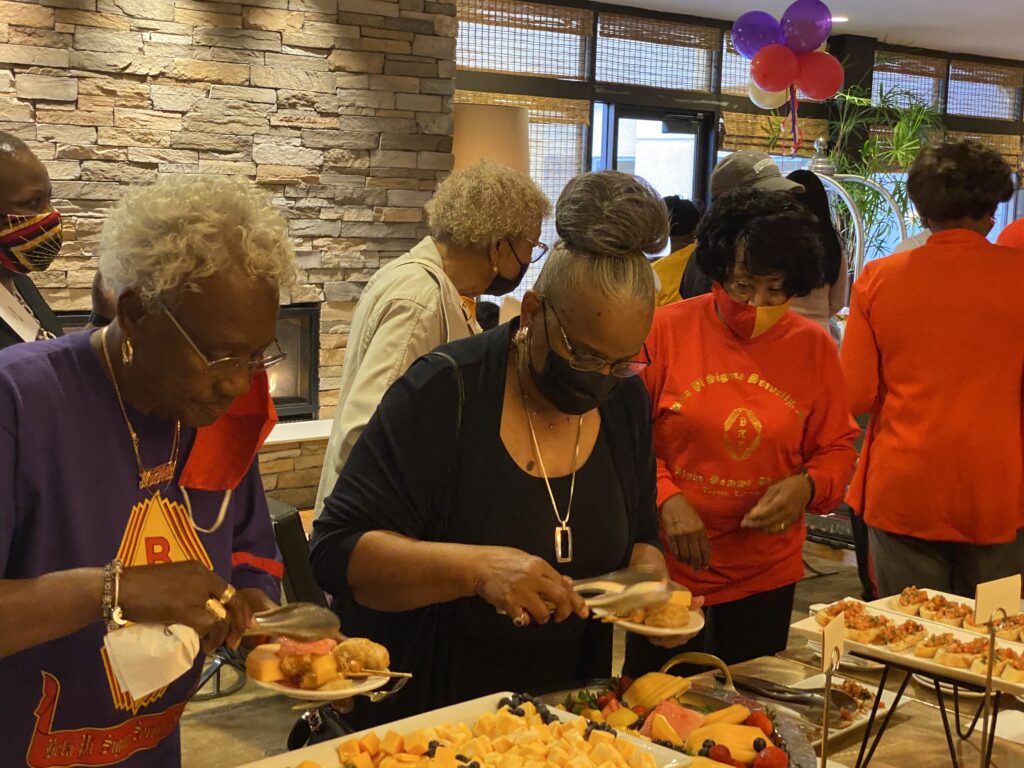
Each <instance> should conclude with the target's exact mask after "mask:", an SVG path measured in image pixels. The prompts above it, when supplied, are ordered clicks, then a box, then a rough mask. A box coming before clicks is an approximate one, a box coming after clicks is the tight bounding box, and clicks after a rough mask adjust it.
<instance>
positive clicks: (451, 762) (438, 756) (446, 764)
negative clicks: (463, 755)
mask: <svg viewBox="0 0 1024 768" xmlns="http://www.w3.org/2000/svg"><path fill="white" fill-rule="evenodd" d="M455 755H456V752H455V750H454V749H453V748H452V747H438V748H437V749H436V750H434V759H433V760H432V761H431V765H434V766H437V768H456V766H458V764H459V761H458V760H456V759H455Z"/></svg>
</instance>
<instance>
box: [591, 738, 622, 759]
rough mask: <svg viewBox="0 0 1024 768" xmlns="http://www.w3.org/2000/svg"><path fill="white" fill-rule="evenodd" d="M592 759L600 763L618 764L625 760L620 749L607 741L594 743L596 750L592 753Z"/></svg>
mask: <svg viewBox="0 0 1024 768" xmlns="http://www.w3.org/2000/svg"><path fill="white" fill-rule="evenodd" d="M613 743H614V742H613ZM590 759H591V760H592V761H593V762H595V763H597V764H598V765H601V764H602V763H612V764H618V763H623V762H625V761H624V760H623V759H622V755H620V754H619V752H618V750H617V749H615V747H614V746H612V744H610V743H608V742H605V741H602V742H600V743H599V744H595V745H594V751H593V752H591V753H590Z"/></svg>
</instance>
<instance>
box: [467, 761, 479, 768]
mask: <svg viewBox="0 0 1024 768" xmlns="http://www.w3.org/2000/svg"><path fill="white" fill-rule="evenodd" d="M469 768H480V763H478V762H477V761H476V760H474V761H473V762H471V763H470V764H469Z"/></svg>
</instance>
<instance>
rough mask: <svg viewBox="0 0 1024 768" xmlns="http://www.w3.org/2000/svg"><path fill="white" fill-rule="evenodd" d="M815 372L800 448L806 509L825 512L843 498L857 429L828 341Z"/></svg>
mask: <svg viewBox="0 0 1024 768" xmlns="http://www.w3.org/2000/svg"><path fill="white" fill-rule="evenodd" d="M817 373H818V375H819V377H820V378H819V380H820V382H821V385H822V388H821V392H820V394H819V395H818V397H817V398H816V400H815V402H814V407H813V409H812V410H811V412H810V413H809V414H808V415H807V423H806V424H805V425H804V438H803V445H802V446H801V448H802V453H803V455H804V469H806V470H807V473H808V474H809V475H810V476H811V479H813V480H814V498H813V499H811V503H810V505H809V509H810V511H811V512H816V513H818V514H828V513H829V512H831V511H832V510H834V509H835V508H836V507H837V506H838V505H839V502H841V501H842V500H843V495H844V494H845V493H846V486H847V484H848V483H849V482H850V478H851V477H852V476H853V468H854V465H855V463H856V461H857V452H856V450H854V447H853V444H854V441H855V440H856V439H857V436H858V435H859V434H860V430H859V429H858V428H857V423H856V422H855V421H854V420H853V418H851V416H850V408H849V405H848V402H849V400H848V398H847V394H846V384H845V382H844V381H843V373H842V370H841V369H840V367H839V358H838V357H837V356H836V354H835V350H834V347H833V346H832V344H831V342H828V348H826V349H823V351H822V352H821V353H820V354H819V355H818V365H817Z"/></svg>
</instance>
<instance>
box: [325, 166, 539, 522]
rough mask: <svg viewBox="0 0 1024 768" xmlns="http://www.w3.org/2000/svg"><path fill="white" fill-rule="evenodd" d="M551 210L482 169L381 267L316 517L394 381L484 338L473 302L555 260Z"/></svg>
mask: <svg viewBox="0 0 1024 768" xmlns="http://www.w3.org/2000/svg"><path fill="white" fill-rule="evenodd" d="M550 211H551V203H550V202H549V201H548V199H547V197H545V196H544V193H543V192H541V190H540V187H538V186H537V185H536V184H535V183H534V182H533V181H531V180H530V179H529V177H527V176H525V175H523V174H522V173H520V172H519V171H514V170H512V169H511V168H506V167H505V166H502V165H498V164H497V163H492V162H482V163H478V164H477V165H474V166H472V167H470V168H467V169H465V170H463V171H458V172H456V173H453V174H452V175H450V176H449V177H448V178H447V179H445V180H444V181H443V182H441V184H440V186H438V188H437V192H436V193H435V194H434V197H433V198H432V199H431V200H430V202H429V203H427V222H428V224H429V225H430V236H429V237H426V238H424V239H423V240H422V241H420V242H419V243H417V244H416V245H415V246H414V247H413V248H412V250H410V251H409V252H408V253H406V254H404V255H403V256H401V257H400V258H398V259H397V260H395V261H393V262H392V263H390V264H388V265H387V266H385V267H383V268H382V269H380V270H379V271H378V272H377V273H376V274H375V275H374V276H373V279H371V280H370V282H369V283H367V285H366V288H365V289H364V290H363V293H362V296H360V298H359V304H358V305H357V306H356V311H355V314H354V315H353V317H352V328H351V331H350V332H349V337H348V347H347V348H346V349H345V366H344V368H343V369H342V372H341V391H340V393H339V399H338V411H337V414H336V415H335V418H334V426H333V428H332V429H331V439H330V443H329V445H328V446H327V456H326V460H325V462H324V469H323V473H322V474H321V476H320V489H319V492H318V493H317V509H318V510H319V509H322V507H323V501H324V498H325V497H326V496H328V495H329V494H330V493H331V491H332V490H334V484H335V483H336V482H337V480H338V474H339V473H340V472H341V469H342V467H344V466H345V462H346V461H347V460H348V456H349V454H350V453H351V452H352V446H354V445H355V444H356V441H357V440H358V439H359V436H360V435H361V434H362V432H363V429H365V427H366V424H367V422H368V421H369V420H370V417H371V416H372V415H373V412H374V411H375V410H376V409H377V406H378V405H379V404H380V401H381V399H382V398H383V397H384V393H385V392H386V391H387V389H388V387H390V386H391V385H392V384H393V383H394V381H395V379H397V378H398V377H399V376H401V375H402V374H403V373H405V371H406V370H407V369H408V368H409V366H410V365H412V364H413V362H414V361H415V360H416V359H417V358H418V357H420V356H421V355H425V354H426V353H427V352H430V351H431V350H432V349H434V347H436V346H438V345H440V344H444V343H446V342H449V341H455V340H456V339H463V338H466V337H467V336H472V335H473V334H474V333H476V332H478V331H479V330H480V328H479V326H478V325H477V323H476V320H475V318H474V317H473V316H472V310H471V309H469V310H468V311H467V305H471V304H472V302H471V301H469V300H471V299H475V298H476V297H477V296H479V295H481V294H487V295H490V296H498V295H502V294H506V293H509V292H510V291H512V290H514V289H515V288H516V287H518V285H519V283H520V282H521V281H522V279H523V276H524V275H525V274H526V270H527V269H528V268H529V266H530V264H531V262H533V261H536V260H538V259H539V258H540V257H542V256H543V255H544V254H545V253H546V252H547V246H546V245H544V244H543V243H540V242H538V240H539V238H540V228H541V224H542V222H543V219H544V217H545V216H547V215H548V214H549V213H550ZM462 297H465V298H466V299H467V301H463V298H462Z"/></svg>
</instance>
